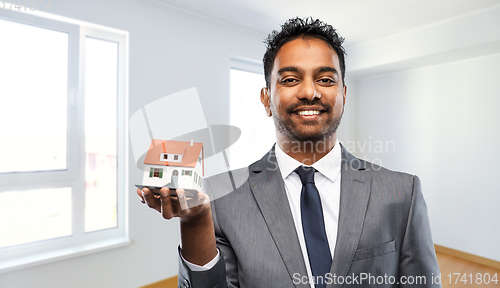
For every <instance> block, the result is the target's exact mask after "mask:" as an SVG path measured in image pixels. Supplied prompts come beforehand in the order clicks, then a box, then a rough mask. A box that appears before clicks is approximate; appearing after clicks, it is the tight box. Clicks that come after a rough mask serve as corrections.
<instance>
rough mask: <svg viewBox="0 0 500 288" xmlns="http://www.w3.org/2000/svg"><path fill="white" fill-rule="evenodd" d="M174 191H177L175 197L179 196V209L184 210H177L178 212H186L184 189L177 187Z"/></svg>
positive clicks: (186, 204) (187, 207)
mask: <svg viewBox="0 0 500 288" xmlns="http://www.w3.org/2000/svg"><path fill="white" fill-rule="evenodd" d="M175 192H177V197H178V198H179V204H180V205H181V209H182V210H184V211H182V212H181V211H179V212H180V213H187V212H188V209H189V206H188V203H187V198H186V192H185V191H184V189H182V188H179V189H177V190H176V191H175Z"/></svg>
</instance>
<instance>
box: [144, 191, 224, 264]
mask: <svg viewBox="0 0 500 288" xmlns="http://www.w3.org/2000/svg"><path fill="white" fill-rule="evenodd" d="M176 193H177V196H172V195H170V191H169V189H168V188H167V187H163V188H161V190H160V195H156V194H155V193H153V192H152V191H150V190H149V189H148V188H143V189H142V190H140V189H137V195H139V197H140V198H141V202H142V203H146V204H147V205H148V206H149V207H150V208H152V209H155V210H156V211H158V212H160V213H161V215H162V216H163V218H165V219H172V218H174V217H178V218H180V222H181V246H182V249H181V251H182V256H183V257H184V259H186V260H187V261H189V262H191V263H193V264H196V265H200V266H203V265H205V264H207V263H208V262H210V261H211V260H212V259H214V258H215V256H216V255H217V248H216V245H215V231H214V223H213V221H212V213H211V210H210V200H209V197H208V195H206V194H205V193H203V192H198V194H197V195H196V196H197V197H194V198H188V197H186V193H185V191H184V189H177V190H176Z"/></svg>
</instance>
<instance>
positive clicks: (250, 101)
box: [228, 69, 276, 169]
mask: <svg viewBox="0 0 500 288" xmlns="http://www.w3.org/2000/svg"><path fill="white" fill-rule="evenodd" d="M230 77H231V79H230V80H231V87H230V105H229V107H230V108H229V123H230V124H231V125H233V126H236V127H238V128H240V130H241V136H240V139H238V141H236V143H234V144H233V145H232V146H231V147H229V149H228V158H229V164H230V167H231V169H237V168H241V167H246V166H248V165H249V164H251V163H252V162H254V161H256V160H258V159H260V158H261V157H262V155H264V154H265V153H266V152H267V151H269V149H271V147H272V145H273V143H274V142H275V141H276V136H275V132H274V123H273V121H272V119H271V118H269V117H267V116H266V110H265V109H264V106H263V105H262V103H261V102H260V90H261V89H262V88H263V87H265V86H266V83H265V81H264V75H262V74H259V73H253V72H247V71H242V70H237V69H231V74H230ZM249 119H251V121H249Z"/></svg>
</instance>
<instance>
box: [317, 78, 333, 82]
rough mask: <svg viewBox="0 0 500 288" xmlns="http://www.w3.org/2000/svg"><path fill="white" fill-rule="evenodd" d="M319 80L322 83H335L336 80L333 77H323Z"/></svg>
mask: <svg viewBox="0 0 500 288" xmlns="http://www.w3.org/2000/svg"><path fill="white" fill-rule="evenodd" d="M319 82H321V83H335V81H334V80H333V79H330V78H321V79H319Z"/></svg>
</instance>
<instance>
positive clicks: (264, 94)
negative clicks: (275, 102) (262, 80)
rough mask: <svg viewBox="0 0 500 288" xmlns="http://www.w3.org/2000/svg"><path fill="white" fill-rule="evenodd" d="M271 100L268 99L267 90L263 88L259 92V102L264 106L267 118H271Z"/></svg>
mask: <svg viewBox="0 0 500 288" xmlns="http://www.w3.org/2000/svg"><path fill="white" fill-rule="evenodd" d="M270 101H271V99H270V98H269V90H268V89H267V88H266V87H264V88H262V89H261V90H260V102H262V104H263V105H264V108H266V114H267V117H271V116H272V115H273V113H272V112H271V102H270Z"/></svg>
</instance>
